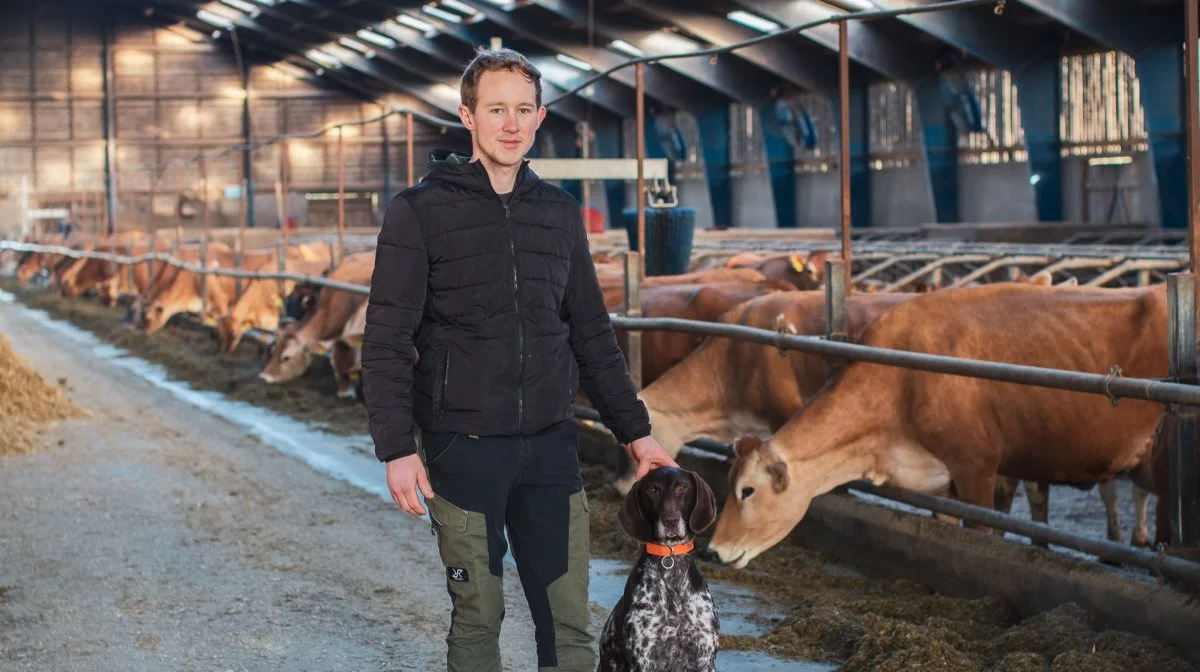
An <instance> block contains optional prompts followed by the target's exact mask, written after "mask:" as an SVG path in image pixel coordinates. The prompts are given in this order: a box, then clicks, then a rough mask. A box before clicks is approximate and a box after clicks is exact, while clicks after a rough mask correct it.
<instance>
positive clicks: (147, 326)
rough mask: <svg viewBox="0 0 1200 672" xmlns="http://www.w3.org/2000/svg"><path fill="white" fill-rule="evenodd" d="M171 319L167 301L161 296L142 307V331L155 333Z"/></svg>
mask: <svg viewBox="0 0 1200 672" xmlns="http://www.w3.org/2000/svg"><path fill="white" fill-rule="evenodd" d="M169 319H171V316H170V315H168V314H167V306H166V304H165V302H163V300H162V299H161V298H159V299H155V300H153V301H151V302H150V303H147V304H146V306H145V307H144V308H143V309H142V331H144V332H146V333H147V334H153V333H155V332H157V331H159V330H160V329H162V328H163V327H165V326H166V325H167V320H169Z"/></svg>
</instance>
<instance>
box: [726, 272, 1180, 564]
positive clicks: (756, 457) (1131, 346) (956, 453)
mask: <svg viewBox="0 0 1200 672" xmlns="http://www.w3.org/2000/svg"><path fill="white" fill-rule="evenodd" d="M1047 315H1053V316H1054V319H1053V320H1047V319H1046V316H1047ZM861 342H862V343H863V344H864V345H869V346H875V347H881V348H892V349H897V350H905V351H909V352H927V353H934V354H940V355H947V356H952V357H960V358H968V359H977V360H992V361H1004V362H1010V363H1015V364H1025V365H1031V366H1042V367H1050V368H1055V369H1065V370H1074V371H1105V370H1108V368H1109V367H1110V366H1112V365H1113V364H1116V365H1119V366H1120V367H1121V369H1122V370H1123V371H1124V373H1125V375H1128V376H1132V377H1139V378H1161V377H1164V376H1165V375H1166V362H1167V353H1166V342H1167V341H1166V290H1165V286H1163V285H1160V286H1156V287H1151V288H1144V289H1143V288H1139V289H1097V288H1081V287H1071V288H1059V287H1044V286H1035V285H1021V284H1014V283H998V284H994V285H985V286H981V287H965V288H961V289H950V290H943V291H938V292H933V293H930V294H925V295H921V296H919V297H916V298H914V299H911V300H909V301H906V302H904V303H902V304H901V305H898V306H896V307H895V308H893V309H892V310H890V311H888V313H887V314H885V315H883V316H881V317H880V319H878V320H877V321H876V322H875V323H874V324H872V325H871V326H870V327H868V328H867V330H866V331H865V332H864V333H863V336H862V339H861ZM1159 408H1160V407H1159V405H1158V404H1155V403H1152V402H1147V401H1140V400H1135V399H1125V400H1123V401H1122V402H1121V404H1120V405H1119V406H1117V407H1115V408H1114V407H1111V406H1110V405H1109V403H1108V400H1107V399H1106V398H1105V397H1104V396H1102V395H1095V394H1087V393H1081V392H1071V391H1066V390H1058V389H1050V388H1042V387H1034V386H1018V385H1014V384H1009V383H998V382H993V381H989V380H984V379H978V378H969V377H965V376H951V375H940V374H934V373H928V372H924V371H917V370H912V369H904V368H899V367H889V366H883V365H879V364H873V363H869V362H852V363H850V364H849V365H847V367H846V368H845V370H844V371H843V372H842V373H841V375H839V376H838V377H837V378H836V379H835V380H834V381H833V382H832V383H831V384H830V385H829V386H827V387H826V388H825V389H824V390H822V392H821V393H820V394H818V395H817V396H816V397H814V398H813V399H812V400H811V401H810V402H809V403H808V404H806V405H805V406H804V407H803V408H802V409H801V410H800V411H799V412H798V413H797V414H796V415H795V416H794V417H792V419H791V420H789V421H788V422H787V424H785V425H784V426H783V427H782V428H781V429H779V430H778V431H777V432H776V433H775V434H774V435H773V436H771V437H770V439H769V440H767V441H766V442H763V441H762V440H761V439H759V438H757V437H749V436H748V437H743V438H741V439H738V440H737V441H735V444H734V449H735V452H736V457H735V459H734V461H733V464H732V466H731V468H730V473H729V484H730V489H729V496H728V498H727V502H726V504H725V507H724V510H723V511H722V512H721V516H720V519H719V520H718V522H717V528H716V531H715V533H714V535H713V539H712V543H711V544H710V548H711V549H712V550H713V551H715V552H716V553H717V555H718V557H719V558H720V559H721V560H722V561H723V562H726V563H729V564H731V565H733V566H735V567H739V568H741V567H745V566H746V564H747V563H748V562H749V561H750V560H751V559H753V558H754V557H756V556H757V555H759V554H760V553H762V552H763V551H765V550H767V549H768V548H770V547H771V546H773V545H774V544H776V543H778V542H779V541H780V540H781V539H783V538H784V537H785V536H786V535H787V534H788V532H789V531H790V530H791V529H792V527H794V526H795V525H796V523H798V522H799V521H800V520H801V519H802V518H803V517H804V514H805V513H806V512H807V510H808V507H809V504H810V503H811V501H812V499H813V498H814V497H816V496H817V495H820V494H822V493H825V492H828V491H830V490H832V489H833V488H835V487H837V486H839V485H842V484H844V483H848V482H850V481H854V480H858V479H860V478H867V479H869V480H871V481H873V482H875V483H885V482H891V483H894V484H895V485H897V486H900V487H904V488H909V489H912V490H916V491H920V492H927V493H932V494H939V495H941V494H945V493H946V492H947V491H948V490H949V488H950V486H951V483H953V485H954V488H955V489H956V490H957V495H958V497H959V499H961V500H963V501H965V502H968V503H971V504H975V505H978V506H983V507H987V508H991V507H992V506H993V498H994V488H995V483H996V477H997V474H1002V475H1005V476H1009V477H1012V478H1018V479H1021V480H1026V481H1035V482H1041V483H1051V484H1055V483H1061V484H1065V485H1075V486H1084V487H1090V486H1092V485H1095V484H1096V483H1100V482H1103V481H1106V480H1109V479H1112V478H1113V477H1115V476H1117V475H1118V474H1120V473H1122V472H1124V471H1128V470H1130V469H1132V468H1134V467H1135V466H1137V464H1138V463H1139V462H1140V461H1142V460H1143V459H1144V458H1145V456H1146V454H1147V451H1148V450H1149V448H1150V446H1149V442H1148V441H1147V440H1146V439H1147V437H1148V436H1150V434H1151V433H1152V432H1153V431H1154V424H1155V421H1156V419H1157V414H1158V409H1159ZM971 527H983V526H980V525H974V524H972V525H971Z"/></svg>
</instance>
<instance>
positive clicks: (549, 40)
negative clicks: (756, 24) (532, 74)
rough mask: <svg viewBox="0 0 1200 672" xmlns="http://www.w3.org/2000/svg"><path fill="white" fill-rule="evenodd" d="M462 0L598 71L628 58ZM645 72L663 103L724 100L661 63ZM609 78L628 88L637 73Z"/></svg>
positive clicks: (687, 105) (478, 0)
mask: <svg viewBox="0 0 1200 672" xmlns="http://www.w3.org/2000/svg"><path fill="white" fill-rule="evenodd" d="M463 2H465V3H466V4H467V5H470V6H471V7H473V8H475V9H476V10H477V11H480V12H482V13H483V15H484V16H485V17H486V18H487V20H488V21H490V22H492V23H494V24H496V25H497V26H500V27H502V28H504V29H505V30H508V31H511V32H512V33H514V34H517V35H522V36H524V37H525V38H527V39H528V40H529V41H531V42H534V43H537V44H541V45H543V46H544V47H546V48H547V49H551V50H553V51H555V52H556V53H559V54H563V55H564V56H569V57H571V58H575V59H579V60H581V61H583V62H585V63H589V64H591V66H592V67H594V68H596V69H597V70H607V69H609V68H612V67H616V66H618V65H620V64H622V63H625V62H626V61H627V60H628V59H627V58H626V57H623V56H621V55H618V54H617V53H616V52H614V51H611V50H610V49H607V48H605V47H603V46H599V47H591V46H588V45H587V43H585V42H583V41H582V40H578V39H572V38H571V37H569V36H565V35H563V34H562V32H563V31H557V32H556V31H552V30H549V29H548V28H547V26H545V25H543V24H541V23H539V22H537V21H534V20H533V19H532V18H531V17H529V16H528V15H523V14H521V13H519V12H516V11H513V12H506V11H504V10H502V9H499V8H498V7H496V6H495V5H491V4H489V3H488V2H485V1H483V0H463ZM645 74H646V90H645V94H646V98H647V99H651V100H654V101H656V102H658V103H659V104H661V105H663V106H667V107H671V108H677V109H689V110H694V109H700V108H704V107H708V106H709V105H712V104H713V103H714V102H717V101H718V100H723V99H724V97H723V96H720V95H718V94H716V93H715V92H713V91H712V90H711V89H708V88H706V87H704V86H701V85H699V84H697V83H695V82H693V81H691V80H689V79H687V78H685V77H681V76H680V75H679V74H677V73H675V72H673V71H671V70H669V69H667V68H665V67H664V66H662V65H658V64H649V65H647V66H646V68H645ZM608 79H610V80H611V81H614V82H619V83H620V84H622V85H624V86H625V87H626V88H627V89H629V90H631V91H632V90H633V89H634V88H635V87H636V75H635V74H634V71H633V68H622V69H620V70H617V71H615V72H613V73H611V74H610V75H608ZM597 83H598V82H597ZM630 116H632V115H630Z"/></svg>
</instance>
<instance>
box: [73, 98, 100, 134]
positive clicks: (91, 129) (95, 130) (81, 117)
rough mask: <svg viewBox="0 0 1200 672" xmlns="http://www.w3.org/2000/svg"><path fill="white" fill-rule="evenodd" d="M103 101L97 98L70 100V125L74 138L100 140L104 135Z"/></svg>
mask: <svg viewBox="0 0 1200 672" xmlns="http://www.w3.org/2000/svg"><path fill="white" fill-rule="evenodd" d="M103 118H104V103H103V102H102V101H99V100H75V101H72V102H71V125H72V132H73V136H74V139H75V140H100V139H102V138H103V137H104V126H103V123H102V122H103Z"/></svg>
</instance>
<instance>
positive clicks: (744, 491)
mask: <svg viewBox="0 0 1200 672" xmlns="http://www.w3.org/2000/svg"><path fill="white" fill-rule="evenodd" d="M753 494H754V488H752V487H750V486H748V485H747V486H746V487H744V488H742V499H743V500H747V499H750V495H753Z"/></svg>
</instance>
